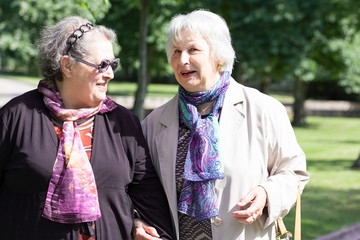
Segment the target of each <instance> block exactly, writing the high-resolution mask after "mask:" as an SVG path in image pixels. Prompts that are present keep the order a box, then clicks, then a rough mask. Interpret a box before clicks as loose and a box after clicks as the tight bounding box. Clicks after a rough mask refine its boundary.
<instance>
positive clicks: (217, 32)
mask: <svg viewBox="0 0 360 240" xmlns="http://www.w3.org/2000/svg"><path fill="white" fill-rule="evenodd" d="M184 30H187V31H189V32H190V34H191V35H192V36H194V37H195V36H197V35H198V34H200V35H201V36H202V37H203V38H204V39H205V40H206V41H207V43H208V44H209V47H210V51H211V53H212V57H213V58H215V60H219V63H221V64H222V65H223V66H222V68H221V69H220V72H224V71H229V72H230V73H231V72H232V69H233V64H234V60H235V51H234V49H233V47H232V45H231V36H230V31H229V28H228V26H227V24H226V22H225V20H224V19H223V18H222V17H220V16H219V15H217V14H215V13H212V12H210V11H207V10H202V9H200V10H195V11H193V12H191V13H188V14H186V15H182V14H179V15H176V16H175V17H173V18H172V20H171V22H170V25H169V27H168V30H167V35H168V40H167V45H166V54H167V58H168V61H169V62H170V58H171V56H172V48H173V45H174V43H175V42H177V41H181V39H182V36H181V35H182V34H183V32H184Z"/></svg>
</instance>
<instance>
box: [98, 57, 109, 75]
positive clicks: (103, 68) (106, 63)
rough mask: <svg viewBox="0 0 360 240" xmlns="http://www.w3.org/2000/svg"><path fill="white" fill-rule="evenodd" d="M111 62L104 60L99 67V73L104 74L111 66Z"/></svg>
mask: <svg viewBox="0 0 360 240" xmlns="http://www.w3.org/2000/svg"><path fill="white" fill-rule="evenodd" d="M110 64H111V63H110V61H109V60H102V61H101V63H100V65H99V72H101V73H103V72H105V71H106V70H107V69H108V67H109V66H110Z"/></svg>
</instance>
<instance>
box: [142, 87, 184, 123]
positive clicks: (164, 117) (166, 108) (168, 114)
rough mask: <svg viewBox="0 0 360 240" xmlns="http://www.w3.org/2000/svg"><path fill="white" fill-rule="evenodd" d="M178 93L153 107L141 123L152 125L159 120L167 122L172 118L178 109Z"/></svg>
mask: <svg viewBox="0 0 360 240" xmlns="http://www.w3.org/2000/svg"><path fill="white" fill-rule="evenodd" d="M178 99H179V97H178V94H176V95H175V96H174V97H173V98H172V99H170V100H169V101H168V102H166V103H164V104H163V105H161V106H159V107H158V108H156V109H154V110H153V111H152V112H151V113H149V115H148V116H147V117H146V118H145V119H144V120H143V122H142V124H143V125H153V124H156V123H159V122H163V123H164V124H167V123H169V122H171V121H172V120H173V117H174V116H176V114H177V111H178Z"/></svg>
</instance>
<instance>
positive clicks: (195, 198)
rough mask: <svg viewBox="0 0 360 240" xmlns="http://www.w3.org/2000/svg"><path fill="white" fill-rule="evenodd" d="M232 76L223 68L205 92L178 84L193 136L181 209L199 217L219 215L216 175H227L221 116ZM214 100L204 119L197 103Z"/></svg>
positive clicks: (182, 110)
mask: <svg viewBox="0 0 360 240" xmlns="http://www.w3.org/2000/svg"><path fill="white" fill-rule="evenodd" d="M230 76H231V75H230V73H229V72H224V73H223V74H222V76H221V78H220V80H219V81H217V83H216V84H215V86H213V87H212V88H211V89H210V90H208V91H205V92H197V93H188V92H186V90H185V89H184V88H183V87H181V86H179V111H180V113H179V114H180V119H181V121H183V122H184V123H185V125H186V126H187V127H188V128H189V129H190V130H191V137H190V142H189V147H188V152H187V156H186V160H185V166H184V176H183V177H184V183H183V186H182V191H181V194H180V198H179V203H178V210H179V211H180V212H182V213H185V214H188V215H190V216H193V217H195V218H196V220H197V221H202V220H204V219H209V218H212V217H215V216H217V215H218V209H217V204H216V194H215V179H221V178H223V177H224V170H223V165H222V161H221V159H220V156H219V149H218V147H219V141H218V136H219V134H218V128H219V123H218V121H219V119H218V118H219V114H220V109H221V107H222V105H223V102H224V97H225V92H226V90H227V89H228V87H229V84H230ZM211 101H215V102H214V105H213V106H212V109H211V111H210V113H209V115H208V116H207V117H205V118H204V119H202V118H201V115H200V114H199V113H198V111H197V108H196V106H198V105H201V104H203V103H206V102H211Z"/></svg>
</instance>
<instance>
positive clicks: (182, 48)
mask: <svg viewBox="0 0 360 240" xmlns="http://www.w3.org/2000/svg"><path fill="white" fill-rule="evenodd" d="M170 63H171V66H172V68H173V70H174V74H175V78H176V80H177V81H178V83H179V84H180V85H181V86H182V87H183V88H184V89H185V90H186V91H188V92H202V91H207V90H209V89H210V88H211V87H212V86H214V85H215V83H216V82H217V80H219V78H220V76H221V75H220V72H219V70H218V64H219V61H217V60H215V59H213V57H212V54H211V49H210V47H209V44H208V43H207V42H206V40H205V39H204V38H203V37H202V36H201V35H200V34H198V35H197V37H195V38H194V37H193V35H192V34H191V33H190V32H189V31H187V30H185V31H182V40H181V41H175V43H174V45H173V48H172V56H171V58H170Z"/></svg>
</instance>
